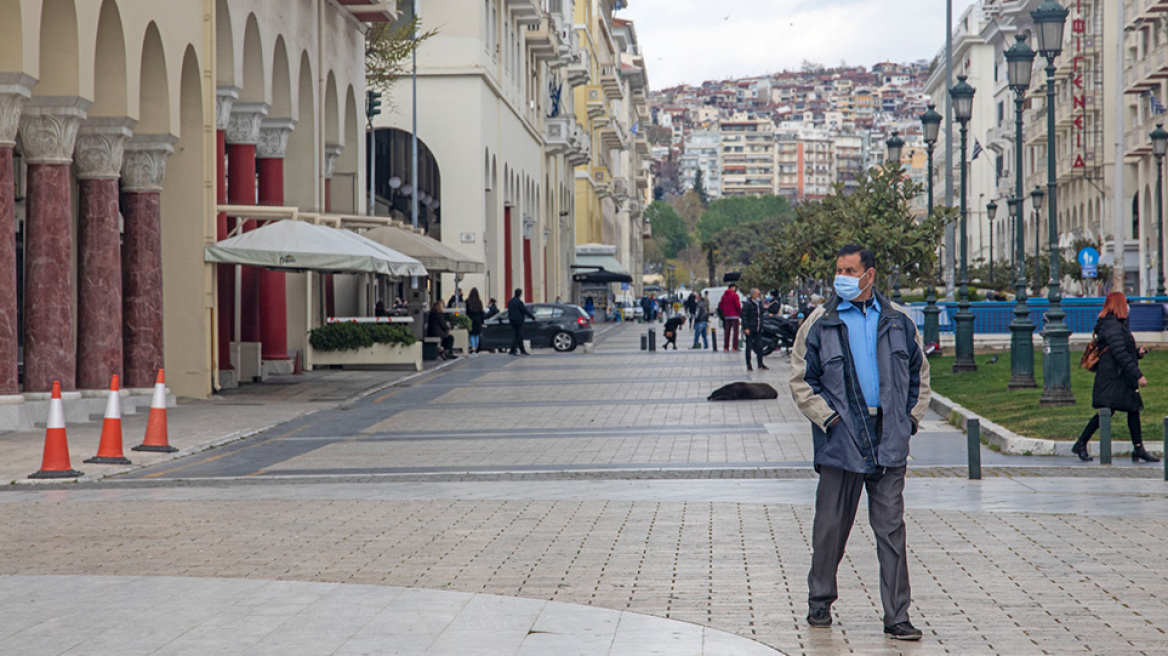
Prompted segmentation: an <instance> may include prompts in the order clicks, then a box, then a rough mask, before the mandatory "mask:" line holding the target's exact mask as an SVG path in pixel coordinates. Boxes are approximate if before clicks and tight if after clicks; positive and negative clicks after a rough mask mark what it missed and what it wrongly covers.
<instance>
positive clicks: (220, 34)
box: [215, 0, 236, 86]
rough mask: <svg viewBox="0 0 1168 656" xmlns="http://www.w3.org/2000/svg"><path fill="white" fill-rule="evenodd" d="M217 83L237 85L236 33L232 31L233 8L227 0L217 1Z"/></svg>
mask: <svg viewBox="0 0 1168 656" xmlns="http://www.w3.org/2000/svg"><path fill="white" fill-rule="evenodd" d="M215 83H216V84H218V85H219V86H234V85H235V84H236V80H235V32H234V31H233V30H232V29H231V7H230V6H228V2H227V0H215Z"/></svg>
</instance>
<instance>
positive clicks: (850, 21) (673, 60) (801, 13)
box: [617, 0, 972, 89]
mask: <svg viewBox="0 0 1168 656" xmlns="http://www.w3.org/2000/svg"><path fill="white" fill-rule="evenodd" d="M628 4H629V7H628V8H627V9H623V10H621V11H619V12H617V16H619V17H621V18H627V19H632V20H634V21H636V23H637V36H638V38H639V39H640V42H641V48H642V52H643V53H644V55H645V66H646V67H647V68H648V74H649V85H650V87H651V88H653V89H663V88H666V87H670V86H674V85H677V84H680V83H682V82H687V83H690V84H695V83H701V82H703V81H705V80H714V79H723V78H728V77H747V76H751V75H759V74H764V73H771V72H775V71H780V70H783V69H784V68H787V69H792V70H794V69H797V68H799V65H800V64H801V63H802V62H803V60H804V59H807V60H810V61H813V62H817V63H820V64H824V65H826V66H836V65H838V64H839V63H840V61H841V60H842V61H846V62H847V63H848V64H851V65H856V64H860V65H864V66H869V67H871V66H872V64H875V63H877V62H880V61H897V62H903V61H914V60H917V59H932V57H933V56H934V55H935V54H937V52H938V51H939V50H940V49H941V48H942V47H943V46H944V42H945V0H629V3H628ZM970 4H972V2H971V0H953V19H954V21H956V20H957V19H958V18H960V16H961V13H962V12H963V11H965V9H966V8H967V7H969V5H970Z"/></svg>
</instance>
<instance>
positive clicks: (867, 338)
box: [838, 296, 880, 408]
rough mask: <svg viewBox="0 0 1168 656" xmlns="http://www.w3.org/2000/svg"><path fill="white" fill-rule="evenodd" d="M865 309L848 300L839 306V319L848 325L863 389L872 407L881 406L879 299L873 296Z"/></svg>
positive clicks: (849, 339)
mask: <svg viewBox="0 0 1168 656" xmlns="http://www.w3.org/2000/svg"><path fill="white" fill-rule="evenodd" d="M870 301H871V305H868V306H867V308H866V311H863V312H861V311H860V308H859V307H857V306H856V305H853V304H852V303H850V302H848V301H844V300H841V301H840V303H839V306H838V311H839V317H840V320H842V321H843V322H844V325H846V326H847V327H848V346H849V347H850V348H851V350H852V361H853V362H854V363H855V366H856V378H858V379H859V380H860V391H861V392H863V394H864V401H865V402H866V403H867V404H868V407H869V408H879V407H880V369H879V367H878V365H877V362H876V328H877V326H878V325H879V323H880V302H879V301H877V300H876V297H875V296H873V297H872V298H871V299H870Z"/></svg>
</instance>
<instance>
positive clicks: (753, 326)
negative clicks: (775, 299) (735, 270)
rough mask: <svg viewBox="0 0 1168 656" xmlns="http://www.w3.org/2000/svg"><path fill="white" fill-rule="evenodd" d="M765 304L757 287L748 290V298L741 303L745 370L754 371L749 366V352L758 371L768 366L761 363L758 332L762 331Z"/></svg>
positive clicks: (764, 369)
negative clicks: (744, 340) (752, 354)
mask: <svg viewBox="0 0 1168 656" xmlns="http://www.w3.org/2000/svg"><path fill="white" fill-rule="evenodd" d="M765 312H766V306H765V305H763V302H762V292H760V291H759V290H758V288H757V287H755V288H754V289H751V290H750V298H748V299H746V303H744V304H743V305H742V334H743V335H744V336H745V337H746V348H745V349H744V350H745V351H746V370H747V371H754V367H751V366H750V354H751V353H754V357H755V359H756V360H757V361H758V368H759V370H760V371H766V370H768V369H770V367H768V366H766V365H765V364H763V363H762V351H761V350H760V349H759V346H760V342H759V333H760V332H762V315H763V313H765Z"/></svg>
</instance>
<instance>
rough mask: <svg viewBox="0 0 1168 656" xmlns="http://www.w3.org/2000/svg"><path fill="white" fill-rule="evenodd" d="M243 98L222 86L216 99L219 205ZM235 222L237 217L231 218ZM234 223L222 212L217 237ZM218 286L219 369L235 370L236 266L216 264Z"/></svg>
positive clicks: (223, 197) (224, 199) (222, 381)
mask: <svg viewBox="0 0 1168 656" xmlns="http://www.w3.org/2000/svg"><path fill="white" fill-rule="evenodd" d="M238 97H239V89H238V88H237V87H219V88H218V90H217V92H216V96H215V100H216V105H215V130H216V131H215V157H216V159H215V191H216V194H215V202H216V203H218V204H219V205H226V204H227V127H228V125H229V124H230V123H231V107H232V106H233V105H234V104H235V99H236V98H238ZM231 223H234V219H232V220H231ZM232 227H234V225H229V223H228V219H227V214H226V213H225V212H219V214H218V215H217V216H216V220H215V239H216V240H217V241H222V240H224V239H227V235H228V233H230V232H231V228H232ZM216 285H217V293H218V302H217V304H216V305H217V307H218V309H219V312H218V315H217V324H218V331H219V337H218V339H219V369H220V371H228V372H229V371H233V370H234V369H235V367H234V366H233V364H232V362H231V342H232V338H233V337H234V335H235V267H234V266H229V265H226V264H220V265H217V266H216ZM229 378H230V380H225V379H224V377H222V376H221V377H220V381H219V382H220V385H221V386H223V385H224V384H226V386H229V387H234V386H235V379H234V375H231V376H229Z"/></svg>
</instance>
